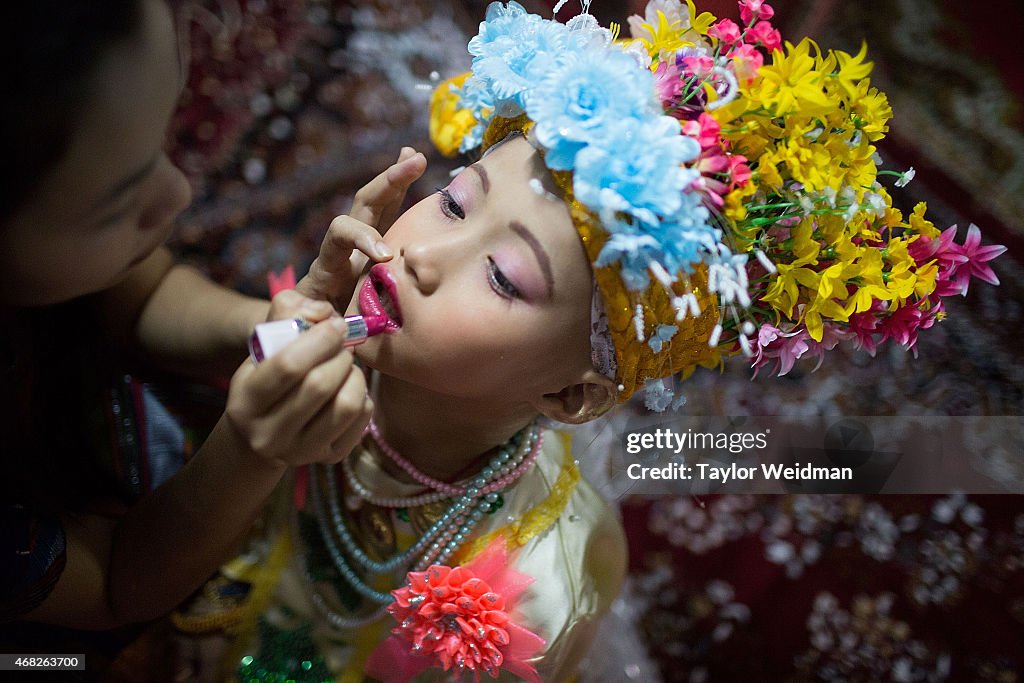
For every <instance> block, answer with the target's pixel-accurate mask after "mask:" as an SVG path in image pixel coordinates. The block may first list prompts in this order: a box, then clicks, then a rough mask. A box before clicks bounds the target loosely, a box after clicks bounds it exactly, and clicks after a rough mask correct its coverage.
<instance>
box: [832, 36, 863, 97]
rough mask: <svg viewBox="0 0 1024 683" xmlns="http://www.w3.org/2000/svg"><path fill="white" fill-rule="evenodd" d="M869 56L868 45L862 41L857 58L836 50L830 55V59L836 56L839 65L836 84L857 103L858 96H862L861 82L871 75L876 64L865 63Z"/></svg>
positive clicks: (834, 76)
mask: <svg viewBox="0 0 1024 683" xmlns="http://www.w3.org/2000/svg"><path fill="white" fill-rule="evenodd" d="M867 54H868V44H867V43H865V42H863V41H861V44H860V52H858V53H857V54H856V55H855V56H852V57H851V56H850V54H849V53H847V52H843V51H842V50H835V51H833V52H832V53H831V54H830V55H829V56H830V57H831V56H833V55H834V57H835V61H836V62H837V63H838V65H839V68H838V69H837V70H836V72H835V73H834V74H833V76H832V78H833V79H835V82H836V83H837V84H838V85H839V87H840V88H841V89H842V90H843V92H844V93H846V97H847V99H849V100H852V101H856V98H857V96H858V95H860V94H861V93H860V89H859V86H860V83H859V81H861V80H862V79H864V78H867V77H868V76H869V75H870V74H871V69H872V67H873V66H874V63H873V62H865V61H864V58H865V57H866V56H867Z"/></svg>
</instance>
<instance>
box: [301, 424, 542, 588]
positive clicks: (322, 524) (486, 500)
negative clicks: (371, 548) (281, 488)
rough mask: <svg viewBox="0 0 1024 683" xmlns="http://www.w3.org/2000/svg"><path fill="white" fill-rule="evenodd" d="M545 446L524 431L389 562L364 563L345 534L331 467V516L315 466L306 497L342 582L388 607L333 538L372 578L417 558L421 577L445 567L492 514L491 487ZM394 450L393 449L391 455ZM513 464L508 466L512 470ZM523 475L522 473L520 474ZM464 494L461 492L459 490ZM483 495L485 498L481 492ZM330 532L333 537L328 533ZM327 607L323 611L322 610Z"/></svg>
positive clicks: (533, 431) (534, 433) (356, 546)
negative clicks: (435, 566)
mask: <svg viewBox="0 0 1024 683" xmlns="http://www.w3.org/2000/svg"><path fill="white" fill-rule="evenodd" d="M516 441H518V444H517V447H516V452H515V457H513V453H512V452H511V449H512V446H513V444H514V443H515V442H516ZM542 442H543V435H542V434H541V432H540V430H539V429H538V428H537V427H536V426H535V425H533V426H531V427H529V428H527V429H524V430H522V431H521V432H519V433H518V434H517V435H515V436H514V437H513V438H512V439H510V440H509V441H508V442H507V443H506V444H505V445H504V446H502V448H501V449H500V450H499V452H498V454H497V455H495V456H494V458H492V459H491V461H490V463H489V465H488V466H487V467H485V468H484V469H483V470H481V472H480V474H479V475H477V477H476V478H474V479H473V481H472V482H471V483H470V484H469V485H468V486H466V487H464V489H463V493H462V494H461V495H459V496H458V498H457V499H456V500H455V501H454V502H453V503H452V505H451V507H449V508H448V510H447V511H446V512H445V513H444V515H442V516H441V518H440V519H438V520H437V522H435V523H434V524H433V525H432V526H431V527H430V528H429V529H427V531H426V532H425V533H424V534H423V536H421V537H420V539H419V540H418V541H416V543H414V544H413V545H412V546H411V547H410V548H409V549H408V550H406V551H404V552H401V553H397V554H396V555H394V556H392V557H391V558H389V559H387V560H385V561H383V562H378V561H376V560H373V559H372V558H370V557H368V556H367V555H366V553H365V552H364V551H363V550H362V548H360V547H359V544H358V543H357V542H356V540H355V539H354V538H353V537H352V535H351V533H349V531H348V528H347V526H346V525H345V523H344V519H343V518H342V516H341V506H340V505H339V504H338V491H337V484H336V481H335V478H334V472H333V469H332V467H331V466H326V467H325V469H326V474H327V475H328V478H327V482H326V483H327V493H328V499H329V507H330V513H328V506H326V505H325V504H324V500H323V497H322V496H321V494H320V484H319V477H318V474H317V466H311V467H310V470H309V472H310V487H309V488H310V494H311V496H310V497H311V499H312V502H313V507H314V510H315V513H316V517H317V521H318V526H319V528H320V535H321V538H322V539H323V541H324V545H325V547H326V549H327V552H328V554H329V555H330V557H331V560H332V562H333V563H334V565H335V567H336V568H337V570H338V572H339V573H340V574H341V575H342V578H344V580H345V581H346V582H347V583H348V584H349V585H350V586H352V588H353V589H354V590H356V592H358V593H360V594H361V595H363V596H364V597H366V598H369V599H370V600H372V601H374V602H377V603H380V604H386V603H388V602H391V600H392V597H391V595H390V594H389V593H384V592H381V591H378V590H376V589H375V588H373V587H372V586H370V585H368V584H367V583H366V582H365V580H364V579H363V578H362V577H361V576H359V574H358V573H357V572H356V571H355V569H354V568H353V567H352V566H351V565H350V563H349V561H348V560H347V559H346V553H343V552H342V550H341V548H339V547H338V544H337V543H336V542H335V540H334V535H335V534H336V535H337V537H338V539H339V540H340V541H341V543H342V545H343V546H344V548H345V551H347V555H348V557H350V558H351V559H352V560H353V561H355V562H356V563H357V564H359V565H361V566H362V568H363V569H365V570H367V571H368V572H369V573H371V574H385V573H389V572H393V571H395V570H397V569H398V568H399V567H401V566H403V565H407V564H408V563H409V562H411V561H412V559H413V557H415V556H416V555H417V554H419V553H421V552H422V553H423V555H422V557H421V558H420V560H419V562H417V563H416V566H415V568H414V571H422V570H423V569H426V568H427V567H428V566H429V565H430V564H432V563H434V564H436V563H443V562H444V561H445V560H447V559H448V558H449V557H451V556H452V555H453V554H454V553H455V552H456V551H457V550H458V548H459V546H461V545H462V543H463V542H464V541H465V540H466V538H468V536H469V535H470V533H471V532H472V530H473V527H475V526H476V524H477V523H478V522H479V521H480V520H481V519H482V518H483V516H484V514H486V513H487V512H489V511H490V510H491V505H492V503H493V502H494V501H495V500H496V499H497V494H496V492H495V491H494V489H493V488H491V485H492V484H493V483H495V482H496V481H497V480H499V479H502V480H507V479H508V476H509V475H510V474H511V473H512V472H514V471H517V470H518V469H520V466H521V465H522V464H523V462H524V461H526V460H527V459H529V460H530V462H531V464H532V462H533V461H534V460H536V457H537V454H538V453H539V451H540V446H541V444H542ZM392 450H393V449H392ZM510 461H511V464H510ZM523 471H525V468H523ZM460 488H463V487H460ZM485 489H487V490H486V492H485ZM332 527H333V531H334V534H332V533H331V531H332ZM323 606H324V607H326V605H323Z"/></svg>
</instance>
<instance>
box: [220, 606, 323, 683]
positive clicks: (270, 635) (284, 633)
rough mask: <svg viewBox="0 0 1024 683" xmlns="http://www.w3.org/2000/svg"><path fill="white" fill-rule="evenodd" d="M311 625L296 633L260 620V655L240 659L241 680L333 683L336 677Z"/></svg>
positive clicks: (239, 674)
mask: <svg viewBox="0 0 1024 683" xmlns="http://www.w3.org/2000/svg"><path fill="white" fill-rule="evenodd" d="M312 631H313V627H312V626H311V625H309V624H307V625H304V626H301V627H299V628H297V629H295V630H293V631H289V630H285V629H279V628H277V627H275V626H271V625H270V624H268V623H267V622H266V621H264V620H263V619H260V621H259V642H260V654H259V655H258V656H256V657H253V656H250V655H246V656H245V657H242V659H241V660H239V667H238V679H239V680H242V681H246V682H247V683H330V681H333V680H334V676H332V675H331V672H330V671H328V669H327V665H326V664H325V663H324V659H323V657H320V656H319V655H315V656H311V655H314V653H315V652H316V646H315V645H314V644H313V640H312V638H311V637H310V636H311V634H312Z"/></svg>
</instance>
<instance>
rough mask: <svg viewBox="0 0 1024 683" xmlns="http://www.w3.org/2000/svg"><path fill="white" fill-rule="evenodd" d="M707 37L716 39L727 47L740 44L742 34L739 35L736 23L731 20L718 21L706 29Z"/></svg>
mask: <svg viewBox="0 0 1024 683" xmlns="http://www.w3.org/2000/svg"><path fill="white" fill-rule="evenodd" d="M708 35H709V36H711V37H712V38H718V39H719V40H720V41H722V42H723V43H726V44H727V45H733V44H735V43H738V42H740V40H741V39H742V37H743V36H742V34H741V33H740V27H739V26H737V25H736V22H735V21H733V20H732V19H720V20H719V21H716V22H715V23H714V24H712V25H711V28H709V29H708Z"/></svg>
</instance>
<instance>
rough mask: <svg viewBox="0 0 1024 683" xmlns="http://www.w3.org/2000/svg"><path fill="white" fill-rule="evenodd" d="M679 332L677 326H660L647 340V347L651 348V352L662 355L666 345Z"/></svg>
mask: <svg viewBox="0 0 1024 683" xmlns="http://www.w3.org/2000/svg"><path fill="white" fill-rule="evenodd" d="M678 331H679V328H678V327H676V326H675V325H658V328H657V329H656V330H654V334H652V335H651V337H650V338H649V339H648V340H647V345H648V346H650V347H651V351H654V352H655V353H661V349H662V347H663V346H664V345H665V343H666V342H668V341H671V340H672V337H674V336H675V334H676V332H678Z"/></svg>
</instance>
